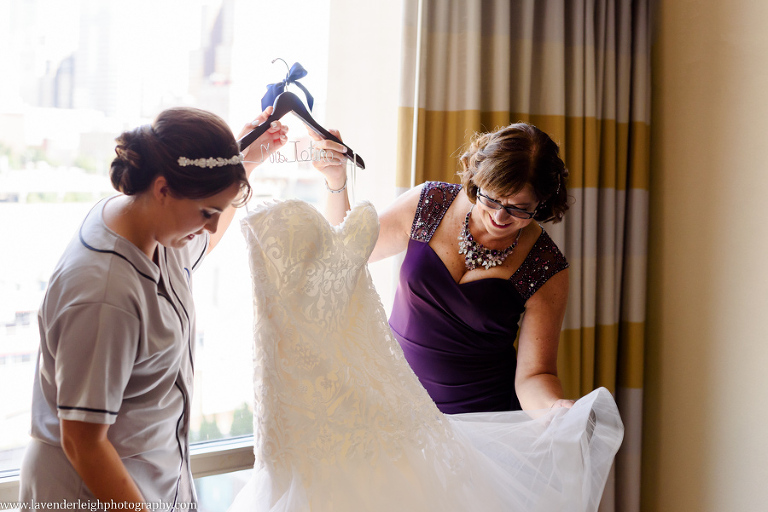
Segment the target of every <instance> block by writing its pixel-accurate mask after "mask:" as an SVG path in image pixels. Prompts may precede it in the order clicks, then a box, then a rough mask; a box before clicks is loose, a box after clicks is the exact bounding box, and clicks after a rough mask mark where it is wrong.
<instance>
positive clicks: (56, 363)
mask: <svg viewBox="0 0 768 512" xmlns="http://www.w3.org/2000/svg"><path fill="white" fill-rule="evenodd" d="M107 201H108V200H103V201H101V202H99V203H98V204H97V205H96V206H95V207H94V208H93V209H92V210H91V211H90V213H89V214H88V216H87V217H86V218H85V220H84V222H83V224H82V226H81V228H80V230H79V232H78V233H76V235H75V236H74V238H73V239H72V241H71V243H70V244H69V246H68V247H67V249H66V251H65V252H64V254H63V255H62V257H61V260H60V261H59V263H58V265H57V267H56V269H55V271H54V273H53V275H52V277H51V280H50V283H49V287H48V291H47V293H46V296H45V299H44V300H43V304H42V306H41V308H40V313H39V326H40V352H39V359H38V363H37V365H38V367H37V374H36V376H35V384H34V395H33V403H32V431H31V435H32V438H33V441H32V443H31V445H30V447H29V449H28V450H27V454H26V456H25V460H24V464H23V467H22V477H21V499H22V501H30V500H31V499H34V500H35V501H38V502H40V501H54V502H55V501H61V500H62V499H68V500H78V499H80V500H95V498H94V497H93V495H92V494H91V492H90V491H89V490H88V489H87V488H86V487H85V485H84V484H83V483H82V481H81V480H80V478H79V476H78V474H77V473H76V472H75V470H74V468H73V467H72V465H71V464H70V463H69V461H68V459H67V458H66V456H65V455H64V452H63V450H62V448H61V438H60V431H59V419H66V420H78V421H85V422H90V423H102V424H109V425H110V428H109V431H108V437H109V440H110V441H111V442H112V444H113V445H114V447H115V449H116V450H117V452H118V454H119V455H120V457H121V459H122V461H123V463H124V464H125V466H126V468H127V469H128V472H129V473H130V474H131V476H132V477H133V479H134V480H135V481H136V483H137V485H138V486H139V489H140V490H141V492H142V494H143V496H144V498H145V499H146V500H147V501H150V502H157V501H161V502H163V503H164V504H165V507H164V508H165V509H166V510H168V509H170V508H171V507H173V504H176V503H191V502H194V501H195V500H196V497H195V494H194V489H193V486H192V483H191V473H190V469H189V454H188V451H189V447H188V440H187V437H188V432H189V412H190V402H191V393H192V386H193V371H194V366H193V364H194V363H193V360H194V354H193V352H194V328H195V312H194V305H193V301H192V287H191V277H192V273H193V272H194V271H195V269H196V268H197V267H198V265H199V264H200V262H201V260H202V259H203V256H204V254H205V251H206V248H207V246H208V242H209V236H208V233H207V232H206V233H205V235H200V236H197V237H195V238H194V239H193V240H191V241H190V242H189V244H188V245H187V246H186V247H184V248H182V249H171V248H165V247H163V246H158V252H157V260H158V264H155V263H153V262H152V261H150V259H149V258H148V257H147V256H146V255H145V254H144V253H143V252H141V251H140V250H139V249H138V248H137V247H136V246H135V245H133V244H132V243H130V242H128V241H127V240H126V239H125V238H123V237H121V236H119V235H117V234H116V233H114V232H113V231H112V230H110V229H109V228H108V227H107V226H106V224H105V223H104V221H103V219H102V212H103V209H104V205H105V204H106V202H107ZM166 507H168V508H166ZM183 508H186V507H183Z"/></svg>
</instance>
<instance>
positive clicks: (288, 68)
mask: <svg viewBox="0 0 768 512" xmlns="http://www.w3.org/2000/svg"><path fill="white" fill-rule="evenodd" d="M278 60H283V59H281V58H280V57H278V58H276V59H272V64H274V63H275V62H277V61H278ZM283 64H285V69H287V70H288V73H286V74H285V76H288V74H289V73H290V72H291V67H290V66H289V65H288V63H287V62H285V61H284V60H283Z"/></svg>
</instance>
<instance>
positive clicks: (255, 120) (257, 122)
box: [251, 117, 259, 126]
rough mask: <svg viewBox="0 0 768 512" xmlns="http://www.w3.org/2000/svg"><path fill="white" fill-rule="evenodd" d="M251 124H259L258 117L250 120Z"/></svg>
mask: <svg viewBox="0 0 768 512" xmlns="http://www.w3.org/2000/svg"><path fill="white" fill-rule="evenodd" d="M251 124H252V125H253V126H259V118H258V117H257V118H256V119H254V120H253V121H251Z"/></svg>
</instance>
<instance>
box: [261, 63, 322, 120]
mask: <svg viewBox="0 0 768 512" xmlns="http://www.w3.org/2000/svg"><path fill="white" fill-rule="evenodd" d="M305 76H307V70H306V69H304V68H303V67H302V66H301V64H299V63H298V62H296V63H294V64H293V66H291V69H290V70H289V71H288V74H287V75H285V80H283V81H282V82H277V83H275V84H269V85H268V86H267V93H266V94H265V95H264V97H263V98H261V109H262V110H265V109H266V108H267V107H268V106H270V105H272V104H274V103H275V98H277V97H278V96H279V95H280V94H282V92H283V91H284V90H285V86H286V85H288V84H296V85H297V86H298V87H299V89H301V90H302V91H304V94H306V96H307V105H309V110H312V105H313V104H314V103H315V99H314V98H313V97H312V95H311V94H309V91H308V90H307V88H306V87H304V86H303V85H301V84H300V83H299V82H297V80H298V79H299V78H304V77H305Z"/></svg>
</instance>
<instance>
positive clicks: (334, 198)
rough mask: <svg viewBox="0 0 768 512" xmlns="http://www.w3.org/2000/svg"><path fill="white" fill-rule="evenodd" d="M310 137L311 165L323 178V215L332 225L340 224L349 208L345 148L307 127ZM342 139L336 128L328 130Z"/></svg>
mask: <svg viewBox="0 0 768 512" xmlns="http://www.w3.org/2000/svg"><path fill="white" fill-rule="evenodd" d="M307 131H308V132H309V135H310V137H312V139H313V142H312V147H313V148H314V151H313V155H312V165H314V166H315V169H317V170H318V171H320V172H321V173H322V175H323V177H324V178H325V188H326V190H327V192H328V193H327V194H326V198H327V201H326V205H325V217H326V219H328V222H330V223H331V224H332V225H334V226H335V225H338V224H341V222H342V221H343V220H344V217H345V216H346V214H347V212H348V211H349V210H350V205H349V196H348V195H347V159H346V158H345V154H346V151H347V148H346V147H345V146H344V145H342V144H339V143H338V142H334V141H332V140H327V139H323V138H322V137H321V136H320V135H318V134H317V133H315V132H314V130H312V129H310V128H307ZM328 131H329V132H331V134H333V135H334V136H335V137H337V138H338V139H339V140H342V138H341V134H340V133H339V131H338V130H333V129H331V130H328Z"/></svg>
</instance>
